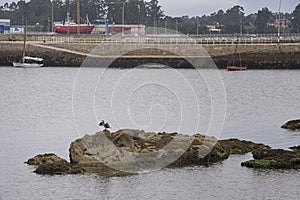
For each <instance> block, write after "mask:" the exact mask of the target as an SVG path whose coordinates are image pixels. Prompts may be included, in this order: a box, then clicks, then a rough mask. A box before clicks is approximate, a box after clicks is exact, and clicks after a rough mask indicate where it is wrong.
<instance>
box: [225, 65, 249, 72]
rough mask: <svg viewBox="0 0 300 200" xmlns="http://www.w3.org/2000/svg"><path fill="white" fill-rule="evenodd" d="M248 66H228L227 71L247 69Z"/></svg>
mask: <svg viewBox="0 0 300 200" xmlns="http://www.w3.org/2000/svg"><path fill="white" fill-rule="evenodd" d="M245 70H247V67H237V66H230V65H228V66H227V71H245Z"/></svg>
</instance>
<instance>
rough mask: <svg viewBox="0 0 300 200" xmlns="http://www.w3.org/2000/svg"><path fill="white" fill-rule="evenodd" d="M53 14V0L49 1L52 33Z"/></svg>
mask: <svg viewBox="0 0 300 200" xmlns="http://www.w3.org/2000/svg"><path fill="white" fill-rule="evenodd" d="M53 20H54V15H53V0H52V1H51V32H52V33H53V32H54V30H53V25H54V21H53Z"/></svg>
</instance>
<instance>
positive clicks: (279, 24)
mask: <svg viewBox="0 0 300 200" xmlns="http://www.w3.org/2000/svg"><path fill="white" fill-rule="evenodd" d="M281 3H282V0H279V9H278V45H279V43H280V31H281V18H280V11H281Z"/></svg>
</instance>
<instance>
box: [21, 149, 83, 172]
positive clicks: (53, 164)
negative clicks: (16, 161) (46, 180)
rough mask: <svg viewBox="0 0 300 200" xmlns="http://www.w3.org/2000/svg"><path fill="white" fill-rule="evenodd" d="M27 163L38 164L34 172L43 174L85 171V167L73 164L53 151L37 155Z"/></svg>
mask: <svg viewBox="0 0 300 200" xmlns="http://www.w3.org/2000/svg"><path fill="white" fill-rule="evenodd" d="M25 163H27V164H28V165H35V166H37V168H36V170H35V171H34V172H35V173H37V174H42V175H56V174H78V173H83V169H82V168H81V167H80V166H77V165H72V164H70V163H69V162H68V161H66V160H64V159H62V158H60V157H58V156H57V155H55V154H53V153H51V154H44V155H37V156H35V157H33V158H30V159H29V160H28V161H27V162H25Z"/></svg>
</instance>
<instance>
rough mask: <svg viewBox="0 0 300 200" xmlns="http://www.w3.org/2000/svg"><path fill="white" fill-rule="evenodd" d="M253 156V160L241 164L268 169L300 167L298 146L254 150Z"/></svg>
mask: <svg viewBox="0 0 300 200" xmlns="http://www.w3.org/2000/svg"><path fill="white" fill-rule="evenodd" d="M253 158H254V159H255V160H250V161H247V162H243V163H242V166H246V167H250V168H269V169H300V151H299V149H298V147H297V148H295V150H294V151H287V150H283V149H266V150H256V151H254V152H253Z"/></svg>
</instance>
